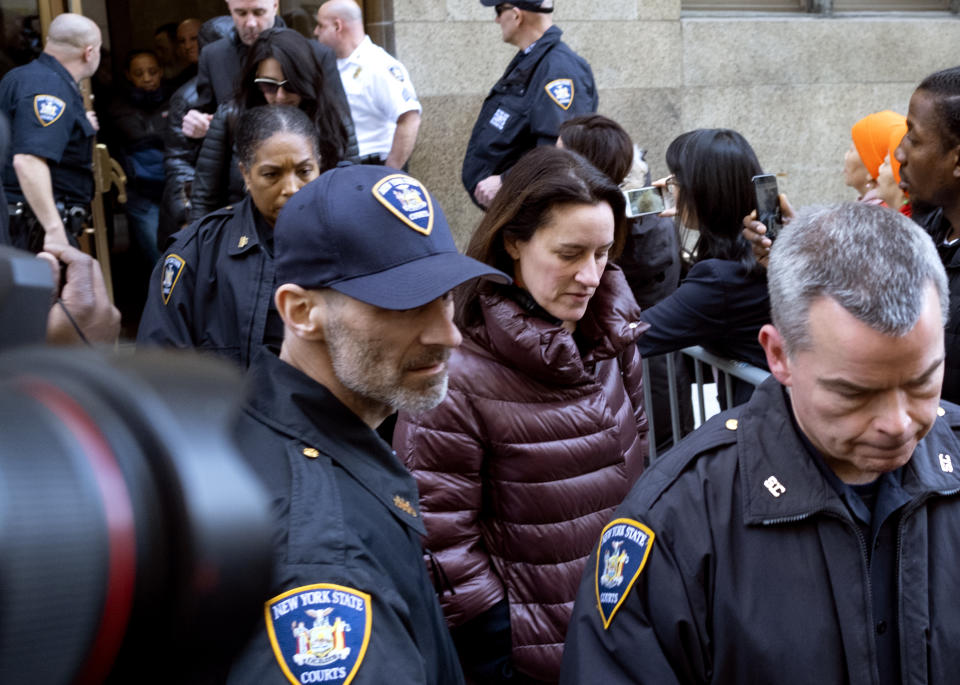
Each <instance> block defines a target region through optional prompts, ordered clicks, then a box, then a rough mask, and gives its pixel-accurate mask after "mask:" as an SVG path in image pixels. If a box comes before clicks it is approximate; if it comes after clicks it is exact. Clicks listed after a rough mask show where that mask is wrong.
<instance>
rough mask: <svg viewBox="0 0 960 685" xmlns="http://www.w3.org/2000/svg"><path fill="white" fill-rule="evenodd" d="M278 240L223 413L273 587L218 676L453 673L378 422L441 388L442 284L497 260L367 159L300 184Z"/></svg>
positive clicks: (393, 678) (404, 483)
mask: <svg viewBox="0 0 960 685" xmlns="http://www.w3.org/2000/svg"><path fill="white" fill-rule="evenodd" d="M275 247H276V270H277V282H278V283H279V284H280V285H279V286H278V288H277V291H276V296H275V300H276V304H277V309H278V310H279V312H280V316H281V318H282V319H283V323H284V326H285V330H284V337H283V344H282V346H281V348H280V350H279V356H278V351H277V350H275V349H270V348H262V349H261V351H260V354H259V356H258V357H257V358H256V360H255V361H254V363H253V365H252V367H251V372H250V373H251V378H250V386H251V391H252V392H251V397H252V399H251V400H250V401H249V403H248V404H247V405H246V407H245V410H244V413H243V415H242V417H241V418H240V420H239V424H238V427H237V430H236V434H237V439H238V445H240V448H241V450H242V452H243V454H244V455H245V458H246V460H247V461H248V462H249V463H250V464H251V465H252V467H253V468H254V469H255V470H256V471H257V472H258V473H259V475H260V477H261V478H262V479H263V481H264V483H265V484H266V486H267V488H268V489H269V490H270V493H271V496H272V499H273V502H274V504H275V506H274V510H275V512H276V515H277V528H276V533H275V543H276V557H275V588H274V590H273V595H272V596H271V597H270V598H268V599H267V600H266V602H265V605H264V619H263V623H262V624H261V626H260V628H259V630H258V632H257V633H256V634H255V635H254V636H253V637H252V639H251V641H250V642H249V644H248V645H247V647H246V649H245V651H244V653H243V654H242V655H241V656H240V657H239V658H238V659H237V661H236V662H235V663H234V665H233V668H232V670H231V674H230V677H229V679H228V683H231V684H232V685H236V684H245V683H256V684H257V685H270V684H271V683H275V684H276V685H281V684H283V685H288V684H289V683H290V682H294V683H321V682H322V683H345V682H351V683H353V684H354V685H368V684H369V685H373V684H375V685H382V684H383V683H391V684H392V685H407V684H414V683H417V684H427V683H430V684H436V685H447V684H453V685H456V683H462V682H463V675H462V673H461V671H460V665H459V662H458V659H457V655H456V651H455V649H454V646H453V642H452V640H451V639H450V635H449V633H448V631H447V627H446V625H445V623H444V619H443V615H442V613H441V611H440V606H439V604H438V602H437V598H436V595H435V591H434V588H433V586H432V584H431V583H430V580H429V577H428V574H427V569H426V567H425V565H424V563H423V558H422V548H421V536H423V535H424V534H425V529H424V525H423V519H422V517H421V515H420V510H419V506H418V501H417V499H418V498H417V486H416V484H415V482H414V480H413V478H412V477H411V475H410V474H409V473H408V472H407V471H406V469H404V467H403V465H402V464H401V463H400V461H399V460H398V459H397V456H396V455H395V454H394V453H393V451H392V450H391V449H390V446H389V445H388V444H387V443H386V442H384V441H383V440H382V439H380V438H379V437H378V435H377V434H376V432H375V430H374V429H375V428H376V427H377V426H378V425H379V424H380V423H381V422H382V421H383V420H384V419H385V418H386V417H387V416H388V415H389V414H391V413H392V412H393V411H395V410H396V409H407V410H409V411H422V410H425V409H428V408H430V407H433V406H435V405H437V404H438V403H439V402H440V401H441V400H442V399H443V396H444V394H445V393H446V381H447V366H446V365H447V361H446V360H447V359H448V357H449V355H450V350H451V348H453V347H455V346H457V345H458V344H459V343H460V340H461V336H460V332H459V331H458V330H457V328H456V326H455V325H454V324H453V299H452V297H451V295H450V291H451V289H452V288H455V287H456V286H458V285H459V284H461V283H463V282H465V281H467V280H470V279H472V278H476V277H479V276H484V275H489V276H492V277H496V278H499V279H500V280H507V279H506V276H504V275H503V274H502V273H500V272H498V271H496V270H495V269H493V268H491V267H488V266H486V265H484V264H481V263H480V262H476V261H474V260H472V259H470V258H468V257H465V256H463V255H461V254H460V253H459V252H458V251H457V248H456V245H455V244H454V242H453V237H452V236H451V233H450V228H449V226H448V225H447V222H446V220H445V218H444V216H443V213H442V211H441V210H440V207H439V206H438V205H437V204H436V201H435V200H434V199H433V198H432V197H431V196H430V194H429V193H428V192H427V190H426V189H425V188H424V187H423V186H422V185H421V184H420V183H419V182H418V181H416V180H415V179H413V178H411V177H409V176H405V175H397V173H396V172H395V171H394V170H391V169H385V168H383V167H379V166H372V165H357V166H351V167H341V168H336V169H333V170H331V171H328V172H327V173H325V174H323V175H322V176H321V177H320V178H319V179H317V180H316V181H313V182H312V183H310V184H308V185H307V186H305V187H304V188H303V190H301V191H300V192H299V193H297V194H296V195H295V196H294V197H293V198H292V199H291V200H290V201H289V202H288V204H287V206H286V207H285V208H284V210H283V212H282V214H281V216H280V218H279V221H278V222H277V228H276V245H275Z"/></svg>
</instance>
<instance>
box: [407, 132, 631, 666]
mask: <svg viewBox="0 0 960 685" xmlns="http://www.w3.org/2000/svg"><path fill="white" fill-rule="evenodd" d="M625 238H626V220H625V216H624V199H623V195H622V193H621V192H620V190H619V189H618V188H617V186H616V185H614V184H613V183H612V182H611V181H610V180H609V179H608V178H607V177H606V176H604V175H603V174H601V173H600V172H599V171H597V170H596V169H595V168H594V167H592V166H591V165H590V164H589V163H587V162H586V161H585V160H584V159H583V158H581V157H580V156H579V155H576V154H574V153H571V152H568V151H566V150H561V149H557V148H553V147H540V148H536V149H535V150H533V151H531V152H529V153H527V154H526V155H525V156H524V157H522V158H521V159H520V161H519V162H518V163H517V164H516V165H515V166H514V167H513V169H512V170H511V171H510V174H509V175H508V176H507V177H506V178H505V181H504V185H503V188H502V189H501V191H500V192H499V193H497V196H496V198H495V199H494V201H493V203H492V204H491V205H490V208H489V210H488V211H487V213H486V215H485V216H484V218H483V220H482V221H481V222H480V225H479V226H478V227H477V229H476V231H475V232H474V234H473V237H472V239H471V241H470V245H469V247H468V248H467V254H468V255H469V256H471V257H473V258H474V259H478V260H480V261H482V262H484V263H486V264H489V265H491V266H495V267H497V268H498V269H501V270H503V271H505V272H506V273H508V274H512V275H513V279H514V284H512V285H494V284H488V283H476V282H474V283H471V284H469V285H468V286H466V287H464V288H463V289H462V290H460V291H459V292H458V295H457V304H458V306H457V324H458V326H459V327H460V329H461V331H462V332H463V338H464V342H463V344H462V345H461V346H460V347H459V348H458V349H457V350H455V351H454V352H453V358H452V359H451V361H450V379H449V384H450V385H449V391H448V393H447V397H446V399H445V400H444V401H443V403H441V404H440V406H438V407H437V408H436V409H433V410H431V411H428V412H424V413H421V414H415V415H414V414H409V413H401V414H400V416H399V419H398V422H397V427H396V431H395V433H394V448H395V449H396V451H397V454H398V455H399V456H400V457H401V458H402V459H403V460H404V461H405V463H406V464H407V466H408V467H409V468H410V470H411V471H412V473H413V474H414V477H415V478H416V479H417V482H418V485H419V487H420V494H421V511H422V512H423V516H424V522H425V524H426V526H427V541H426V546H427V548H428V549H430V550H432V552H433V553H435V558H436V561H437V562H438V563H437V565H436V567H437V568H438V569H439V570H438V571H437V579H438V581H439V582H440V584H441V585H444V584H445V585H446V586H447V587H449V588H451V589H452V590H454V591H455V592H444V593H443V595H442V596H441V602H442V604H443V606H444V611H445V613H446V616H447V620H448V623H449V624H450V625H451V627H452V633H453V636H454V641H455V642H456V643H457V647H458V651H459V653H460V657H461V662H462V663H463V666H464V669H465V671H466V673H467V676H468V678H473V679H475V680H476V681H477V682H483V683H499V682H556V681H557V679H558V678H559V673H560V660H561V654H562V651H563V641H564V635H565V633H566V629H567V622H568V620H569V617H570V613H571V610H572V608H573V601H574V597H575V596H576V591H577V586H578V584H579V582H580V577H581V575H582V573H583V568H584V564H585V563H586V560H587V558H588V557H589V555H590V553H591V551H592V549H593V545H594V543H595V542H596V538H597V536H598V535H599V533H600V530H601V529H602V528H603V526H604V524H606V523H607V522H608V521H609V519H610V517H611V514H612V513H613V511H614V508H615V507H616V506H617V504H618V503H619V502H620V500H621V499H622V498H623V496H624V495H625V494H626V492H627V491H628V490H629V488H630V486H631V484H632V483H633V482H634V480H636V478H637V477H638V476H639V475H640V473H641V471H642V470H643V464H644V459H645V457H646V454H647V446H646V433H647V420H646V416H645V414H644V410H643V405H642V395H643V393H642V383H641V370H640V358H639V355H638V354H637V348H636V345H635V344H634V342H635V341H636V339H637V336H638V335H639V334H640V332H641V331H642V330H643V327H644V326H643V324H640V323H638V321H637V317H638V316H639V314H640V310H639V307H638V306H637V305H636V303H635V302H634V300H633V296H632V295H631V294H630V288H629V286H628V285H627V283H626V281H625V279H624V278H623V274H622V273H621V271H620V270H619V268H617V267H616V266H614V265H613V264H611V263H610V260H611V259H613V258H615V257H616V256H617V255H618V254H619V252H620V250H621V249H622V247H623V243H624V240H625ZM511 674H513V677H512V678H511Z"/></svg>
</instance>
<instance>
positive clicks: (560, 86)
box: [543, 78, 574, 110]
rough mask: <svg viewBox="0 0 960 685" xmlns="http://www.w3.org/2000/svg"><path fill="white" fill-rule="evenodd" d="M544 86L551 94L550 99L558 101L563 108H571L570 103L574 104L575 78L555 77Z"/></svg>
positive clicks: (548, 93)
mask: <svg viewBox="0 0 960 685" xmlns="http://www.w3.org/2000/svg"><path fill="white" fill-rule="evenodd" d="M543 88H544V90H546V91H547V95H549V96H550V99H551V100H553V101H554V102H556V103H557V104H558V105H559V106H560V108H561V109H564V110H567V109H570V105H572V104H573V95H574V93H573V91H574V87H573V79H569V78H558V79H554V80H553V81H551V82H550V83H548V84H547V85H545V86H544V87H543Z"/></svg>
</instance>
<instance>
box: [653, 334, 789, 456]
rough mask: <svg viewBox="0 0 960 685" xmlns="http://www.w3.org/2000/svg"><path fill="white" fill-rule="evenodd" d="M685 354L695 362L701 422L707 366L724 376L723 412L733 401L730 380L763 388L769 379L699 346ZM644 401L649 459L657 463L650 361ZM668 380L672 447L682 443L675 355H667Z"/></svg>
mask: <svg viewBox="0 0 960 685" xmlns="http://www.w3.org/2000/svg"><path fill="white" fill-rule="evenodd" d="M680 351H681V352H682V353H683V354H685V355H687V356H688V357H691V358H692V359H693V370H694V376H695V379H694V380H695V382H696V386H697V390H696V400H697V407H698V408H699V411H700V414H699V416H700V422H701V423H703V422H704V421H706V420H707V415H706V403H705V402H704V397H703V385H704V382H703V365H704V364H707V365H709V366H710V367H712V368H713V369H714V370H715V371H721V372H723V379H724V390H725V391H726V395H725V397H726V404H727V406H726V407H723V408H722V409H729V405H730V401H731V398H732V397H733V383H732V381H731V380H730V379H731V377H733V376H735V377H737V378H739V379H741V380H743V381H746V382H747V383H750V384H752V385H753V386H757V385H760V384H761V383H763V382H764V381H765V380H766V379H767V377H768V376H769V375H770V373H769V372H768V371H764V370H763V369H758V368H757V367H755V366H751V365H750V364H747V363H746V362H738V361H733V360H730V359H724V358H723V357H718V356H717V355H715V354H712V353H710V352H707V351H706V350H705V349H703V348H702V347H700V346H699V345H697V346H694V347H687V348H685V349H683V350H680ZM643 378H644V383H643V401H644V404H645V409H646V413H647V421H648V422H649V425H650V433H649V435H648V443H649V445H650V459H655V458H656V457H657V437H656V430H655V426H654V421H653V411H652V409H653V391H652V389H651V388H650V383H649V381H648V379H649V378H650V365H649V363H648V361H647V359H644V360H643ZM667 378H668V383H669V388H668V390H669V402H670V429H671V431H672V439H673V444H674V445H676V444H677V443H678V442H679V441H680V437H681V436H680V406H679V400H678V393H677V374H676V362H675V358H674V355H672V354H670V355H667Z"/></svg>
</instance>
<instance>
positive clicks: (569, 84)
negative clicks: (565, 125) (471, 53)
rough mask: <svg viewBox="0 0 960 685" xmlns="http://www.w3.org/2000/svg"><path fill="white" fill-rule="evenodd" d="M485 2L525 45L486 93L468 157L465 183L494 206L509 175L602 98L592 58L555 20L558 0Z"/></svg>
mask: <svg viewBox="0 0 960 685" xmlns="http://www.w3.org/2000/svg"><path fill="white" fill-rule="evenodd" d="M480 2H481V3H483V4H484V5H486V6H487V7H495V8H496V12H497V19H496V21H497V23H498V24H499V25H500V32H501V33H502V37H503V41H504V42H505V43H510V44H511V45H514V46H516V47H517V48H518V49H519V50H520V52H519V53H517V56H516V57H514V58H513V61H511V62H510V64H509V65H507V70H506V71H505V72H504V73H503V76H501V77H500V80H499V81H497V83H496V84H495V85H494V86H493V89H492V90H491V91H490V94H489V95H487V99H486V100H484V102H483V107H482V108H481V109H480V116H479V117H477V123H476V124H474V126H473V133H472V134H471V135H470V143H469V144H468V145H467V155H466V157H465V158H464V160H463V172H462V174H461V177H462V179H463V185H464V187H465V188H466V189H467V192H468V193H470V197H471V198H472V199H473V201H474V202H475V203H476V204H477V205H478V206H480V207H487V206H488V205H489V204H490V201H491V200H492V199H493V197H494V195H496V194H497V191H498V190H499V189H500V185H501V181H500V176H501V175H502V174H504V173H506V172H507V171H509V169H510V167H512V166H513V165H514V163H515V162H516V161H517V160H518V159H520V157H522V156H523V154H524V153H525V152H527V151H529V150H531V149H533V148H534V147H536V146H537V145H553V144H554V143H556V142H557V128H558V127H559V126H560V124H561V122H563V121H566V120H567V119H572V118H573V117H575V116H579V115H581V114H589V113H591V112H596V111H597V102H598V97H597V88H596V86H595V85H594V83H593V72H592V71H591V70H590V65H589V64H588V63H587V61H586V60H585V59H583V58H582V57H580V55H578V54H577V53H575V52H574V51H573V50H571V49H570V48H569V46H567V44H566V43H564V42H563V41H562V40H560V36H561V35H562V34H563V32H562V31H561V30H560V29H559V28H557V27H556V26H554V25H553V19H552V17H551V13H552V12H553V0H518V1H517V2H499V1H498V0H480Z"/></svg>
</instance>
